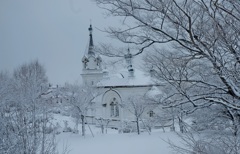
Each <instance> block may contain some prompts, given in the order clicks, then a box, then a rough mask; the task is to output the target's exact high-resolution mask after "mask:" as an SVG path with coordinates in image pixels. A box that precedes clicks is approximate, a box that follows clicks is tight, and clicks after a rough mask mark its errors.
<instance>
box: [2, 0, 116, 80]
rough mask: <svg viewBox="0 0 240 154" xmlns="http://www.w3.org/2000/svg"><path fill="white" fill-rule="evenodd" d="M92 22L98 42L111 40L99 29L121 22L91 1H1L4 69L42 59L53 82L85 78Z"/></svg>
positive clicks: (10, 69) (9, 69)
mask: <svg viewBox="0 0 240 154" xmlns="http://www.w3.org/2000/svg"><path fill="white" fill-rule="evenodd" d="M90 21H91V23H92V25H93V28H94V31H93V39H94V44H95V45H97V44H98V43H99V42H107V41H109V40H110V38H108V37H107V35H106V34H105V33H104V32H101V31H100V30H98V29H104V28H106V27H107V26H109V25H111V24H112V25H114V24H116V25H117V24H118V22H117V21H118V20H113V19H110V18H106V14H104V10H102V9H100V8H98V7H97V6H96V4H95V3H94V2H93V1H91V0H36V1H33V0H21V1H19V0H1V1H0V71H5V70H6V71H8V72H12V71H13V70H14V69H15V68H16V67H18V66H19V65H21V64H24V63H29V62H31V61H33V60H36V59H38V60H39V62H40V63H41V64H43V65H44V67H45V68H46V71H47V76H48V78H49V82H50V83H53V84H64V83H65V82H70V83H73V82H75V81H81V77H80V74H81V69H82V67H81V65H82V64H81V59H82V56H83V54H84V52H85V50H86V46H87V44H88V40H89V32H88V27H89V25H90Z"/></svg>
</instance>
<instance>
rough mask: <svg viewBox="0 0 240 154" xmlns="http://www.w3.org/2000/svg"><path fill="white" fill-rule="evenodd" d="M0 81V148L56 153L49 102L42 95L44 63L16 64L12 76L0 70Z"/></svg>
mask: <svg viewBox="0 0 240 154" xmlns="http://www.w3.org/2000/svg"><path fill="white" fill-rule="evenodd" d="M0 85H1V86H0V87H1V88H0V95H1V96H0V104H1V105H0V110H1V117H0V121H1V131H0V134H1V141H0V150H1V152H3V153H6V154H8V153H9V154H10V153H11V154H12V153H20V154H37V153H41V154H54V153H56V148H55V146H56V142H55V141H54V139H55V136H54V134H52V133H53V132H52V131H51V129H50V128H49V117H50V116H49V115H50V113H49V110H48V109H46V106H48V105H49V104H47V100H46V99H45V98H44V97H43V95H45V92H46V91H47V77H46V73H45V69H44V67H43V66H42V65H41V64H40V63H39V62H38V61H34V62H31V63H29V64H24V65H21V66H20V67H18V68H17V69H16V70H15V71H14V73H13V75H12V76H10V75H7V74H6V73H0ZM48 108H49V106H48ZM2 120H3V121H2Z"/></svg>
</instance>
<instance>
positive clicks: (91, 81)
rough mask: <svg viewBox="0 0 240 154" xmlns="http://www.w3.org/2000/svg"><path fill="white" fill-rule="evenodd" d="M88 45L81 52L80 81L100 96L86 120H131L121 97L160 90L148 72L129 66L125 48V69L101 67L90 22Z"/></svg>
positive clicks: (112, 122) (115, 124)
mask: <svg viewBox="0 0 240 154" xmlns="http://www.w3.org/2000/svg"><path fill="white" fill-rule="evenodd" d="M88 30H89V33H90V34H89V37H90V38H89V46H88V49H87V51H86V52H85V54H84V56H83V58H82V63H83V65H82V66H83V68H82V74H81V76H82V81H83V83H84V84H87V85H91V86H94V87H96V88H99V89H101V91H102V92H101V95H100V96H99V97H98V98H96V99H95V100H94V105H93V106H92V108H91V109H90V110H89V112H88V116H87V117H88V118H87V122H88V123H96V119H97V118H101V119H107V120H109V122H110V123H109V126H112V127H116V128H118V127H120V125H121V123H122V122H123V121H126V120H128V121H134V120H135V117H134V115H133V114H132V113H130V112H129V111H127V110H126V109H124V108H122V107H121V105H120V104H122V103H123V98H127V97H131V96H134V95H145V94H147V93H150V92H151V91H155V93H156V91H159V94H161V91H160V90H159V88H160V87H161V85H157V84H156V83H154V82H153V80H152V79H151V76H150V74H148V75H146V73H144V72H142V71H140V70H138V69H135V68H134V67H133V65H132V60H133V56H132V54H131V53H130V51H129V50H128V51H126V55H125V56H124V58H125V61H126V64H127V68H124V70H121V71H119V72H118V73H114V74H111V73H108V72H107V71H106V69H103V68H102V58H101V56H100V55H98V54H97V53H96V52H95V49H94V44H93V34H92V31H93V29H92V25H90V27H89V29H88ZM157 112H160V110H159V109H155V108H152V109H151V110H150V109H149V110H147V111H146V113H144V115H143V116H144V117H145V118H148V117H153V116H154V114H155V113H157Z"/></svg>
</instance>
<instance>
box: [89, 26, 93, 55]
mask: <svg viewBox="0 0 240 154" xmlns="http://www.w3.org/2000/svg"><path fill="white" fill-rule="evenodd" d="M88 31H89V37H90V40H89V47H88V54H89V55H95V53H94V52H93V47H94V45H93V37H92V31H93V28H92V24H90V27H89V28H88Z"/></svg>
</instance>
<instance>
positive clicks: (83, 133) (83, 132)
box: [81, 115, 85, 137]
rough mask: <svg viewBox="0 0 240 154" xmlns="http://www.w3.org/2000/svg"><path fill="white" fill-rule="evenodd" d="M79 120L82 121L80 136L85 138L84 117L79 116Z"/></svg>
mask: <svg viewBox="0 0 240 154" xmlns="http://www.w3.org/2000/svg"><path fill="white" fill-rule="evenodd" d="M81 119H82V136H84V137H85V116H84V115H81Z"/></svg>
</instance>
